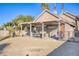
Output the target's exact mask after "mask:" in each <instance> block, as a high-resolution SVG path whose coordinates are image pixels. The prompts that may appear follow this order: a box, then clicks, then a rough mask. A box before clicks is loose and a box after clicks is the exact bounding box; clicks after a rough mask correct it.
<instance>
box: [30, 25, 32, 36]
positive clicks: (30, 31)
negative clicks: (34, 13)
mask: <svg viewBox="0 0 79 59" xmlns="http://www.w3.org/2000/svg"><path fill="white" fill-rule="evenodd" d="M30 36H31V37H32V24H30Z"/></svg>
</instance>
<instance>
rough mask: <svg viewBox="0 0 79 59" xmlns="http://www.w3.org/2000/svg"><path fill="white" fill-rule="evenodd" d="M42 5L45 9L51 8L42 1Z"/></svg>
mask: <svg viewBox="0 0 79 59" xmlns="http://www.w3.org/2000/svg"><path fill="white" fill-rule="evenodd" d="M41 7H42V10H45V9H48V10H49V5H48V4H47V3H42V4H41Z"/></svg>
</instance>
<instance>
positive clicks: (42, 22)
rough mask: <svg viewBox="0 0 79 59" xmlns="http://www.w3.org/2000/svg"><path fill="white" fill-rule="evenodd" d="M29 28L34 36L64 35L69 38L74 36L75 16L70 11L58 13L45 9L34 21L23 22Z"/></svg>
mask: <svg viewBox="0 0 79 59" xmlns="http://www.w3.org/2000/svg"><path fill="white" fill-rule="evenodd" d="M22 26H24V27H26V28H27V30H28V31H27V32H28V33H29V35H30V36H34V37H41V38H44V37H53V36H57V37H60V36H63V38H65V39H68V38H72V37H73V36H74V34H73V33H74V29H75V16H74V15H73V14H71V13H69V12H63V13H61V14H60V15H56V14H54V13H52V12H50V11H49V10H47V9H46V10H44V11H43V12H42V13H41V14H40V15H39V16H38V17H37V18H36V19H35V20H34V21H33V22H25V23H22V24H21V30H22V28H23V27H22Z"/></svg>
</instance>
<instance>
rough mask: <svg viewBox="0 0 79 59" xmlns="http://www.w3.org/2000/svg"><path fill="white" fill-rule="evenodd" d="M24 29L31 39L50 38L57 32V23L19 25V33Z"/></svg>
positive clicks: (26, 23)
mask: <svg viewBox="0 0 79 59" xmlns="http://www.w3.org/2000/svg"><path fill="white" fill-rule="evenodd" d="M24 28H26V30H27V35H29V36H31V37H40V38H44V37H51V36H52V35H55V34H57V32H58V31H59V21H47V22H25V23H22V24H21V31H22V30H23V29H24Z"/></svg>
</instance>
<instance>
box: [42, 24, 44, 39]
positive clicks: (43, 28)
mask: <svg viewBox="0 0 79 59" xmlns="http://www.w3.org/2000/svg"><path fill="white" fill-rule="evenodd" d="M43 37H44V23H42V38H43Z"/></svg>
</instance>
